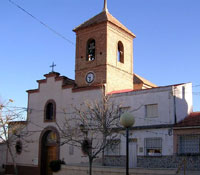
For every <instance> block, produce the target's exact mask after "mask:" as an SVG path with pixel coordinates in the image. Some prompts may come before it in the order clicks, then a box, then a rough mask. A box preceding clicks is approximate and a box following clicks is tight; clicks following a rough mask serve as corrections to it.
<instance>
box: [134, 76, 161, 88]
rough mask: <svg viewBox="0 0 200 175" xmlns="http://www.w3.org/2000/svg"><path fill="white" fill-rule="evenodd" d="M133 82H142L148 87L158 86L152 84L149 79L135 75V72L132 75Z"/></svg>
mask: <svg viewBox="0 0 200 175" xmlns="http://www.w3.org/2000/svg"><path fill="white" fill-rule="evenodd" d="M133 82H134V84H141V83H144V84H146V85H148V86H150V87H158V86H157V85H155V84H153V83H152V82H150V81H149V80H147V79H145V78H143V77H141V76H139V75H137V74H134V76H133Z"/></svg>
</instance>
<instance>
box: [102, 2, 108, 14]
mask: <svg viewBox="0 0 200 175" xmlns="http://www.w3.org/2000/svg"><path fill="white" fill-rule="evenodd" d="M103 11H106V12H107V11H108V8H107V0H104V7H103Z"/></svg>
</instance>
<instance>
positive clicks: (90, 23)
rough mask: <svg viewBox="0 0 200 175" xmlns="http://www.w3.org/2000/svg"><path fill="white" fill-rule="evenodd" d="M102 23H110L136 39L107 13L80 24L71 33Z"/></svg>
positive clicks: (104, 12)
mask: <svg viewBox="0 0 200 175" xmlns="http://www.w3.org/2000/svg"><path fill="white" fill-rule="evenodd" d="M102 22H111V23H112V24H114V25H116V26H118V27H119V28H121V29H123V30H125V31H126V32H128V33H129V34H130V35H132V36H133V37H136V36H135V35H134V34H133V33H132V32H131V31H130V30H129V29H127V28H126V27H125V26H124V25H123V24H121V23H120V22H119V21H118V20H117V19H116V18H115V17H113V16H112V15H111V14H110V13H109V12H108V11H102V12H101V13H99V14H98V15H96V16H94V17H92V18H91V19H89V20H87V21H86V22H84V23H82V24H81V25H79V26H78V27H76V28H75V29H74V30H73V31H75V32H76V31H78V30H80V29H84V28H87V27H90V26H93V25H96V24H99V23H102Z"/></svg>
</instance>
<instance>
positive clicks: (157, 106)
mask: <svg viewBox="0 0 200 175" xmlns="http://www.w3.org/2000/svg"><path fill="white" fill-rule="evenodd" d="M183 87H184V89H185V90H184V92H185V93H184V96H185V98H181V97H180V96H176V98H174V96H173V86H166V87H159V88H152V89H146V90H145V89H144V90H137V91H132V92H126V93H121V94H113V99H114V100H115V101H119V102H120V104H121V106H122V107H127V108H129V110H128V111H130V112H131V113H132V114H133V115H134V117H135V124H134V126H147V125H166V124H174V123H175V120H176V121H179V120H182V119H183V118H184V117H185V116H187V115H188V114H189V113H190V112H191V110H192V101H191V100H192V88H191V87H192V85H191V83H187V84H183V85H178V86H176V88H177V89H182V88H183ZM181 93H182V92H181ZM176 94H179V93H178V92H176Z"/></svg>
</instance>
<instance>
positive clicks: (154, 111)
mask: <svg viewBox="0 0 200 175" xmlns="http://www.w3.org/2000/svg"><path fill="white" fill-rule="evenodd" d="M145 112H146V117H158V104H149V105H145Z"/></svg>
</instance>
